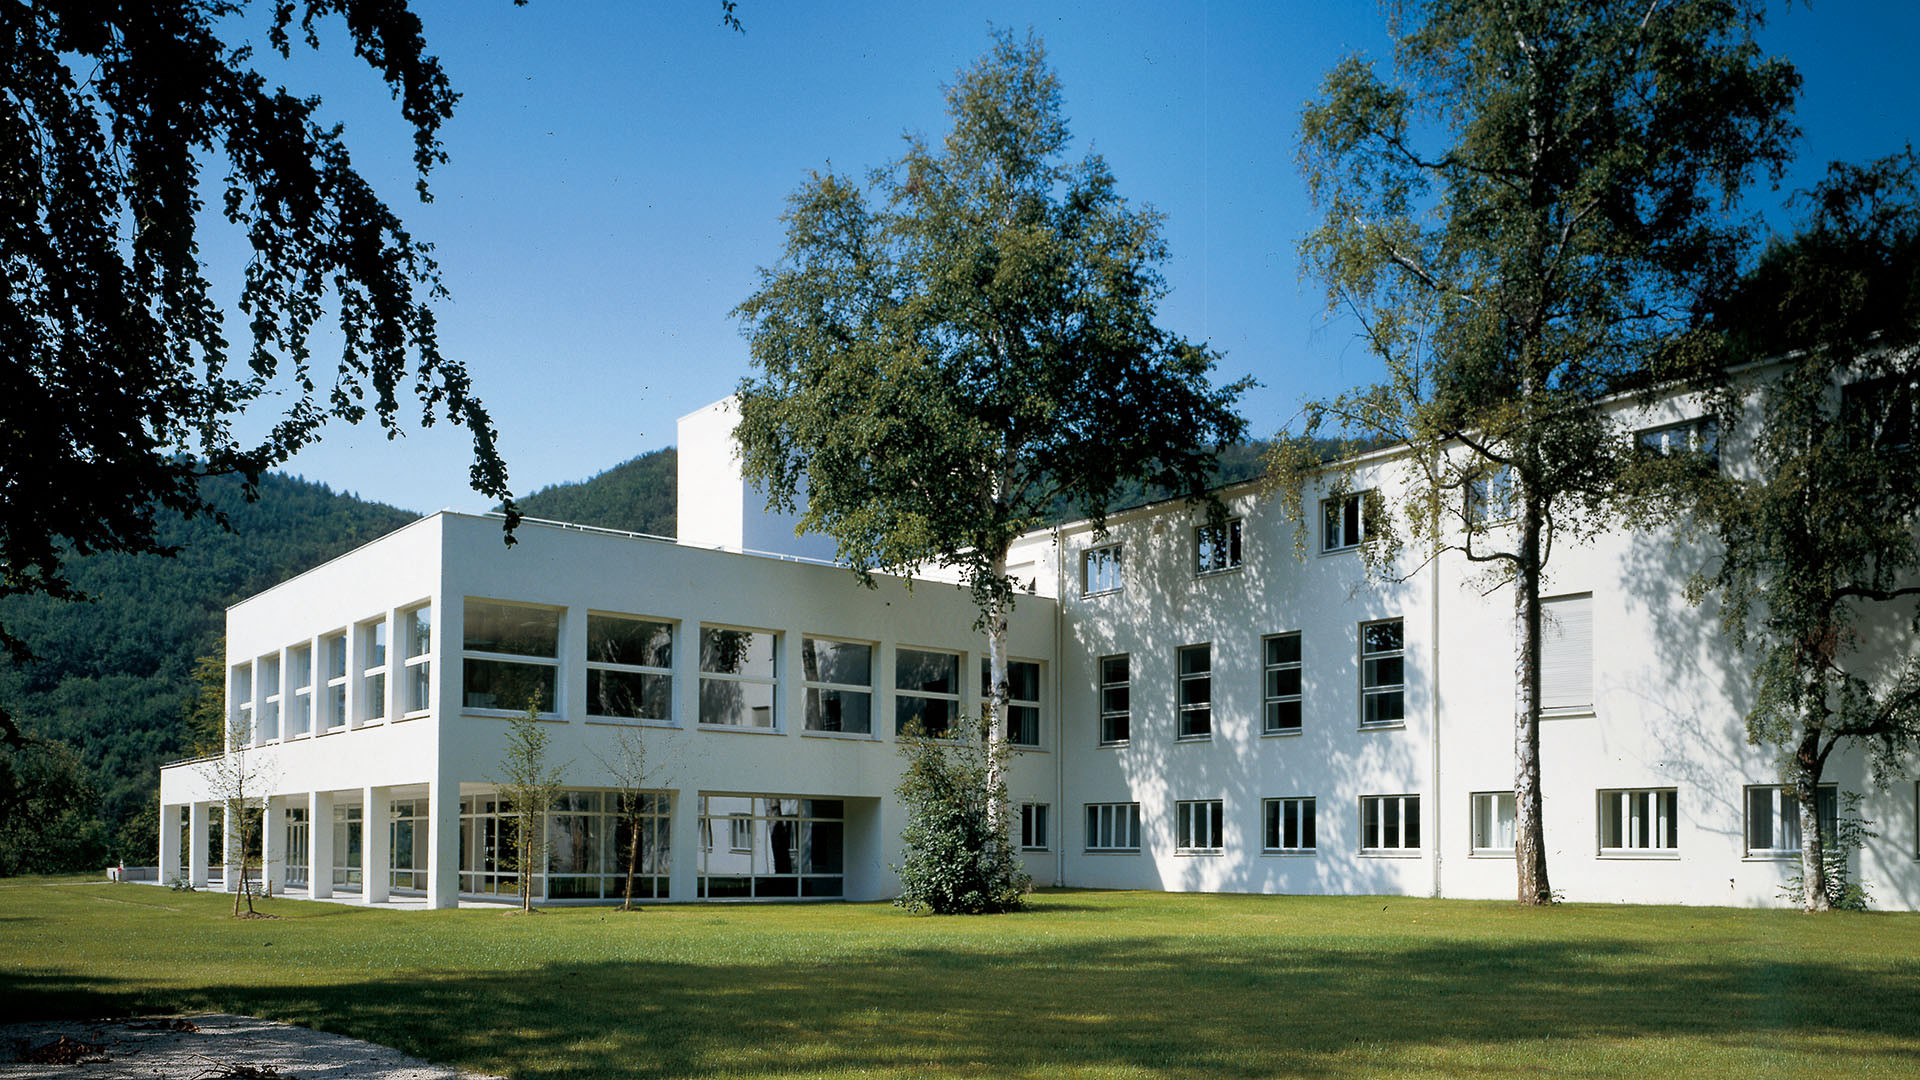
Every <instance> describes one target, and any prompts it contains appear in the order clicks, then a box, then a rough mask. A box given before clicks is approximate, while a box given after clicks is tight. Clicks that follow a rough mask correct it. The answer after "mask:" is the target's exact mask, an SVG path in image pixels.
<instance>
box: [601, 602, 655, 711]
mask: <svg viewBox="0 0 1920 1080" xmlns="http://www.w3.org/2000/svg"><path fill="white" fill-rule="evenodd" d="M587 715H588V716H605V717H612V718H616V719H621V720H657V721H660V722H662V723H665V722H667V721H670V720H672V719H673V625H672V624H671V623H665V622H661V621H659V620H657V619H637V618H631V617H629V616H626V615H596V614H593V613H591V612H589V613H588V615H587Z"/></svg>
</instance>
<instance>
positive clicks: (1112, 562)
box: [1080, 544, 1127, 596]
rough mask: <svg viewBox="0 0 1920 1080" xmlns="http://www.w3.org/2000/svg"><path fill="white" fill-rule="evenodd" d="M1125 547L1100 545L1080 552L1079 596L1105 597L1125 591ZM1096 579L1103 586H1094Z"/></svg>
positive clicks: (1120, 545)
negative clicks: (1097, 571)
mask: <svg viewBox="0 0 1920 1080" xmlns="http://www.w3.org/2000/svg"><path fill="white" fill-rule="evenodd" d="M1125 547H1126V545H1124V544H1101V545H1099V546H1097V547H1090V548H1087V549H1085V550H1083V551H1082V552H1080V595H1082V596H1105V595H1107V594H1108V593H1117V592H1121V591H1123V590H1125V589H1126V587H1127V579H1126V551H1125ZM1096 565H1097V568H1098V570H1099V573H1098V578H1099V580H1101V581H1102V582H1104V583H1103V584H1100V585H1098V586H1096V585H1095V579H1096V573H1095V571H1096Z"/></svg>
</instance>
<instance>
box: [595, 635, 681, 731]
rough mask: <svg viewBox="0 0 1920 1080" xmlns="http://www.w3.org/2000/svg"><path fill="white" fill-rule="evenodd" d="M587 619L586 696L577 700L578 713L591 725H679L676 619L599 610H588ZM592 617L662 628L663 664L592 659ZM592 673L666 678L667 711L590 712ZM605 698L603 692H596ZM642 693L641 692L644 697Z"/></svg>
mask: <svg viewBox="0 0 1920 1080" xmlns="http://www.w3.org/2000/svg"><path fill="white" fill-rule="evenodd" d="M586 619H587V639H586V640H587V655H586V659H585V662H584V665H583V666H584V668H585V675H586V687H585V689H586V696H585V697H584V698H582V699H581V702H580V711H581V715H583V716H584V717H586V719H587V722H588V723H592V724H632V725H644V726H651V727H679V726H680V721H679V716H680V709H679V700H678V697H677V692H678V690H679V684H678V683H677V682H676V681H675V679H674V675H673V664H674V657H675V655H676V654H677V653H678V652H679V650H680V648H681V645H682V641H681V636H680V622H679V620H677V619H666V618H661V617H659V616H656V615H636V614H631V613H629V612H624V611H601V610H599V609H590V610H588V611H587V613H586ZM596 619H619V620H621V621H623V622H634V623H643V624H648V625H652V626H660V627H665V628H666V631H667V662H666V663H665V664H629V663H624V662H622V661H618V660H596V659H594V656H593V623H594V620H596ZM595 672H602V673H606V672H611V673H613V674H616V675H640V676H643V677H646V678H651V679H665V680H666V681H667V714H666V715H665V716H620V715H617V714H614V713H606V712H595V711H594V704H595V701H594V693H593V676H594V673H595ZM600 696H601V699H602V700H605V696H606V695H605V693H604V692H602V694H601V695H600ZM644 696H645V695H642V697H643V699H644Z"/></svg>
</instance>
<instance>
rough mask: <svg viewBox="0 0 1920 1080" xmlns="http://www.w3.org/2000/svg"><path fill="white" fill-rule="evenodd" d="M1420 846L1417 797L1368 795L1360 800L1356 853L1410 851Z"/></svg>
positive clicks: (1418, 803)
mask: <svg viewBox="0 0 1920 1080" xmlns="http://www.w3.org/2000/svg"><path fill="white" fill-rule="evenodd" d="M1419 847H1420V796H1418V795H1368V796H1365V797H1364V798H1362V799H1361V800H1360V851H1361V853H1362V854H1365V853H1367V852H1391V851H1413V850H1416V849H1418V848H1419Z"/></svg>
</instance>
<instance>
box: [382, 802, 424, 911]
mask: <svg viewBox="0 0 1920 1080" xmlns="http://www.w3.org/2000/svg"><path fill="white" fill-rule="evenodd" d="M391 805H392V807H393V820H392V821H391V822H390V823H389V825H388V833H387V865H388V866H389V867H390V868H391V869H390V871H389V872H390V873H391V874H392V877H391V879H390V880H389V882H388V884H389V886H390V887H392V888H395V889H401V890H405V891H409V892H413V891H420V890H424V889H425V888H426V887H427V867H428V866H429V865H430V863H429V862H428V861H427V837H428V836H429V834H431V833H432V831H433V830H432V829H430V828H428V825H427V822H428V818H427V800H425V799H395V800H393V802H392V804H391Z"/></svg>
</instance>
